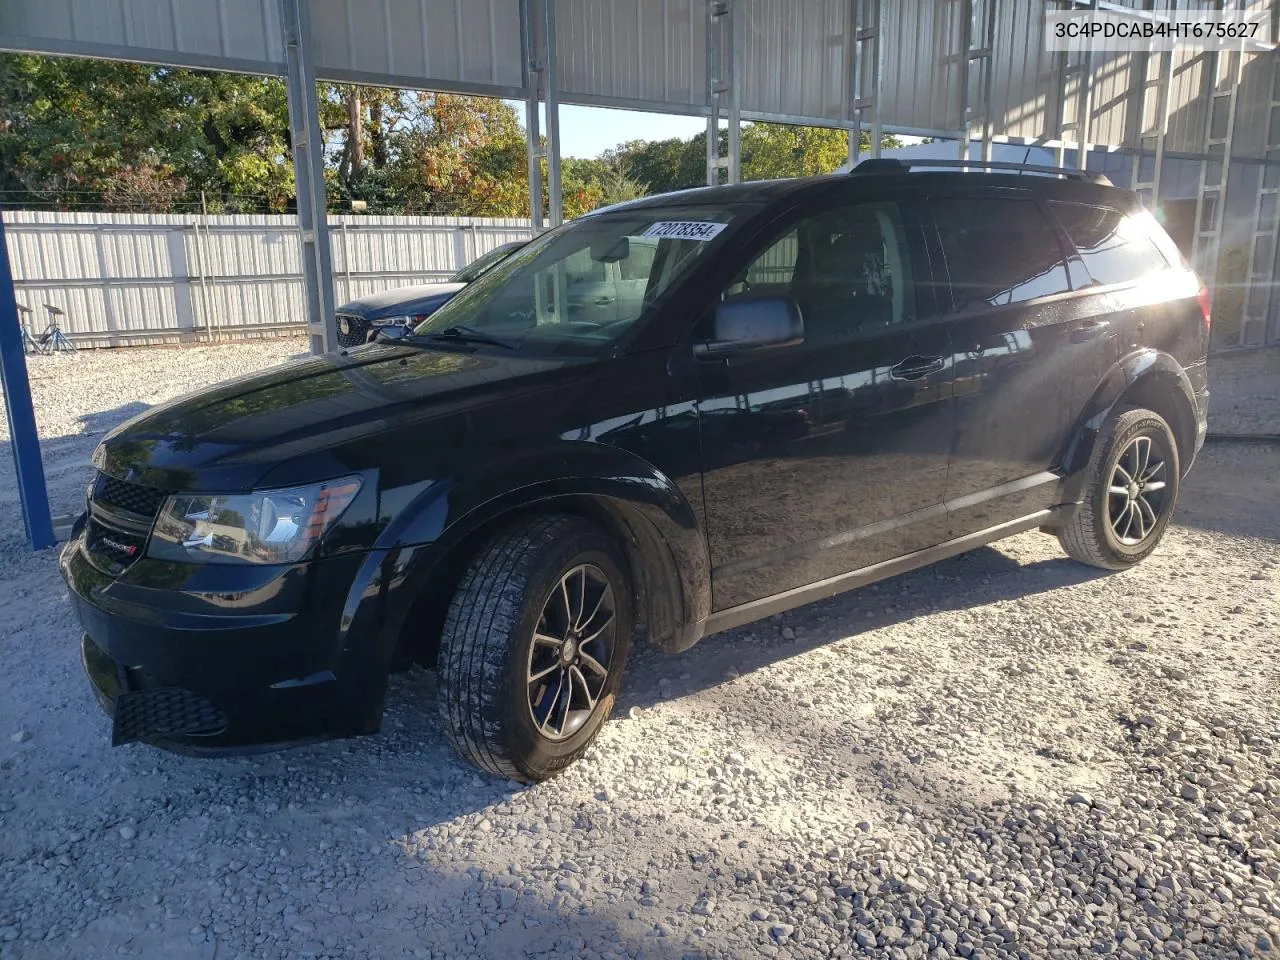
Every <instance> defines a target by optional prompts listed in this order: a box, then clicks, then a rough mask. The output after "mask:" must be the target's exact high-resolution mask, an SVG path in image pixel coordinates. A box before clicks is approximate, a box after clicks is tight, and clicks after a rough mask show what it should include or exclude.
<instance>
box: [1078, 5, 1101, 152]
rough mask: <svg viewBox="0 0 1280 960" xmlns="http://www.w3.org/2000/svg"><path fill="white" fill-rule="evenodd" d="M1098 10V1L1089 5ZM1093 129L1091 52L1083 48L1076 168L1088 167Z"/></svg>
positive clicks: (1079, 85) (1079, 89)
mask: <svg viewBox="0 0 1280 960" xmlns="http://www.w3.org/2000/svg"><path fill="white" fill-rule="evenodd" d="M1090 8H1091V9H1093V10H1097V9H1098V0H1093V2H1092V3H1091V4H1090ZM1092 127H1093V51H1092V50H1091V49H1090V48H1089V47H1085V51H1084V57H1083V59H1082V60H1081V63H1080V82H1079V84H1078V85H1077V87H1076V168H1077V169H1079V170H1084V169H1086V168H1087V167H1088V165H1089V134H1090V133H1091V132H1092Z"/></svg>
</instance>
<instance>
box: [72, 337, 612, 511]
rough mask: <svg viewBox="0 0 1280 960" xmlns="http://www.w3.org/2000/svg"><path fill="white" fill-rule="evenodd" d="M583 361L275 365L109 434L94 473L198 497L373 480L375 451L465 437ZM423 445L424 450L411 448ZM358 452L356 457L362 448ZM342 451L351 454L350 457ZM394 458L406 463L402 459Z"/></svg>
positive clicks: (454, 359)
mask: <svg viewBox="0 0 1280 960" xmlns="http://www.w3.org/2000/svg"><path fill="white" fill-rule="evenodd" d="M589 363H590V361H583V360H576V359H564V358H546V357H521V356H518V355H515V354H512V355H493V354H488V353H483V354H482V353H474V352H470V351H467V350H454V349H444V350H423V349H420V348H418V347H405V346H397V345H394V344H370V345H368V346H365V347H359V348H357V349H355V350H352V351H350V352H349V353H348V354H346V355H342V354H326V355H324V356H319V357H309V358H306V359H302V360H295V361H292V362H290V363H286V364H283V365H282V366H279V367H276V368H275V369H272V370H269V371H266V372H264V373H259V374H254V375H251V376H248V377H243V378H241V379H238V380H231V381H228V382H226V383H222V384H219V385H217V386H214V387H211V388H209V389H207V390H202V391H200V392H198V393H194V394H191V395H189V396H186V397H182V398H180V399H178V400H174V401H171V402H169V403H166V404H163V405H161V406H158V407H154V408H152V409H151V410H148V411H146V412H145V413H142V414H140V415H139V416H137V417H134V418H133V419H132V420H129V421H128V422H126V423H124V424H122V425H121V426H119V427H117V428H116V429H115V430H113V431H111V433H109V434H108V435H107V436H106V437H105V438H104V439H103V441H102V444H101V445H100V446H99V448H98V450H97V452H96V453H95V454H94V461H95V465H96V466H97V467H98V468H99V469H101V470H103V471H105V472H106V473H108V474H110V475H112V476H115V477H120V478H123V479H126V480H133V481H136V482H138V483H142V484H146V485H148V486H155V487H160V488H163V489H170V490H192V491H195V490H204V491H209V492H218V491H232V490H247V489H251V488H253V487H255V486H260V485H262V483H263V482H267V483H271V484H276V483H279V484H280V485H285V484H288V483H295V482H311V481H313V480H315V479H318V478H321V477H325V476H335V475H338V474H340V473H342V472H347V471H355V470H362V469H376V468H378V467H379V466H381V465H382V464H380V463H379V462H378V460H379V457H383V456H385V453H382V452H380V451H383V450H385V448H386V444H385V439H384V440H383V441H381V442H379V443H365V441H367V440H369V439H370V438H374V437H378V436H379V435H383V436H385V435H386V434H388V433H390V432H392V431H406V432H405V437H406V439H405V444H406V445H412V444H413V443H415V442H419V441H418V440H417V439H415V438H416V437H418V436H420V435H421V431H420V430H419V433H418V434H414V435H413V436H412V437H411V435H410V434H411V432H412V431H413V430H414V429H415V428H417V427H420V426H421V425H422V424H423V423H425V422H428V421H430V422H432V424H433V426H434V427H436V429H435V430H434V431H433V432H432V441H431V442H432V443H439V442H441V438H442V436H443V434H442V433H441V430H440V429H439V427H440V424H441V423H445V424H448V423H450V422H452V423H453V424H454V427H447V428H446V429H445V432H446V433H447V432H448V430H451V429H455V428H456V429H459V430H463V431H464V432H465V430H466V429H467V428H468V424H469V422H470V421H469V418H468V417H467V416H465V415H463V416H452V415H454V414H465V413H466V412H468V411H476V410H478V409H481V408H484V407H486V406H489V405H492V404H493V403H495V402H496V401H497V400H499V399H501V400H502V401H503V402H514V403H517V404H520V403H527V402H528V397H529V395H530V394H531V393H534V392H537V391H540V390H543V389H548V388H550V389H557V388H559V387H560V386H562V385H563V384H564V383H565V382H566V380H568V379H576V378H577V376H578V374H579V371H580V370H581V369H582V367H583V365H584V364H588V365H589ZM422 442H425V441H422ZM362 445H363V446H362ZM353 451H354V453H353ZM401 452H402V453H404V454H405V455H406V456H411V455H412V452H413V451H412V448H411V447H410V449H408V450H405V449H403V448H401Z"/></svg>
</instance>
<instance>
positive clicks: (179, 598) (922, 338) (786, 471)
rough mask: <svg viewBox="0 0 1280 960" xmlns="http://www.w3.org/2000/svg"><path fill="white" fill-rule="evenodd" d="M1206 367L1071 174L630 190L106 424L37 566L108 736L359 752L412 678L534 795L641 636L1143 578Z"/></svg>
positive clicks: (689, 635) (1142, 237)
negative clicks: (1036, 557)
mask: <svg viewBox="0 0 1280 960" xmlns="http://www.w3.org/2000/svg"><path fill="white" fill-rule="evenodd" d="M932 165H934V166H942V164H932ZM968 166H969V167H971V168H973V167H976V166H978V164H976V163H970V164H968ZM988 166H992V167H994V166H996V165H988ZM1208 341H1209V310H1208V301H1207V298H1206V296H1205V293H1204V290H1203V288H1202V287H1201V284H1200V282H1199V280H1198V279H1197V277H1196V276H1195V274H1194V273H1193V272H1192V270H1191V269H1190V268H1188V266H1187V265H1186V263H1185V262H1184V261H1183V260H1182V258H1181V257H1180V255H1179V254H1178V251H1177V249H1176V248H1175V247H1174V246H1173V244H1172V243H1171V242H1170V241H1169V238H1168V237H1167V236H1166V235H1165V233H1164V231H1163V230H1162V229H1161V228H1160V227H1159V225H1158V224H1157V223H1156V221H1155V219H1154V218H1153V217H1152V216H1151V215H1150V214H1148V213H1146V212H1145V211H1143V209H1142V208H1141V206H1140V205H1139V203H1138V200H1137V198H1136V197H1135V195H1134V194H1132V193H1129V192H1127V191H1124V190H1119V189H1116V188H1114V187H1112V186H1110V185H1109V184H1108V183H1107V182H1105V180H1101V179H1100V178H1098V179H1093V178H1090V176H1089V175H1087V174H1081V173H1068V172H1064V171H1058V170H1055V169H1052V168H1048V169H1047V171H1046V169H1044V168H1031V167H1025V168H1016V169H1014V170H1006V171H1002V172H975V171H973V170H970V171H968V172H958V171H942V172H929V171H916V170H913V169H911V168H909V167H906V166H903V165H900V164H894V163H886V162H883V161H878V162H870V163H866V164H863V165H861V166H859V167H858V168H856V169H855V171H854V172H853V173H852V174H850V175H846V176H827V177H817V178H809V179H800V180H789V181H774V182H766V183H751V184H739V185H734V186H725V187H715V188H707V189H700V190H692V191H686V192H682V193H678V194H670V195H666V196H658V197H650V198H645V199H643V200H638V201H633V202H630V203H626V204H622V205H619V206H615V207H612V208H608V209H605V210H602V211H597V212H596V213H594V214H592V215H589V216H586V217H583V218H581V219H578V220H576V221H573V222H571V223H569V224H566V225H564V226H562V227H560V228H557V229H555V230H552V231H550V232H548V233H546V234H544V235H542V236H540V237H538V238H537V239H535V240H533V241H532V242H531V243H530V244H529V245H528V246H527V247H525V248H524V249H522V250H521V251H519V252H518V253H516V254H515V255H513V256H510V257H508V258H507V259H505V260H503V261H501V262H500V263H499V264H497V265H496V266H495V267H493V268H492V270H490V271H489V272H488V273H487V274H485V275H484V276H483V277H481V278H480V279H479V280H477V281H476V282H475V283H473V284H471V285H470V286H468V287H466V288H465V289H464V290H462V291H461V292H460V293H458V294H457V296H455V297H454V298H453V299H452V300H451V301H450V302H449V303H447V304H446V305H445V306H443V307H441V308H440V309H439V310H438V311H437V312H436V313H434V314H432V315H431V316H430V317H428V318H427V319H426V320H424V321H422V322H421V323H419V324H418V325H417V326H416V327H414V329H413V330H412V332H411V333H410V334H409V335H408V336H406V337H404V338H403V339H401V340H397V341H395V342H392V343H382V342H376V343H372V344H368V345H366V346H363V347H357V348H355V349H353V350H350V351H348V352H347V353H346V354H331V355H326V356H321V357H313V358H310V359H305V360H300V361H297V362H294V363H292V364H288V365H285V366H282V367H279V368H277V369H274V370H270V371H267V372H265V373H262V374H259V375H257V376H255V377H250V378H246V379H241V380H238V381H234V382H230V383H227V384H223V385H221V386H216V387H213V388H211V389H209V390H205V391H203V392H201V393H197V394H195V395H193V396H190V397H187V398H185V399H181V400H177V401H174V402H172V403H169V404H166V405H163V406H159V407H156V408H154V409H152V410H149V411H147V412H146V413H145V414H143V415H141V416H139V417H137V418H135V419H134V420H132V421H130V422H129V423H127V424H125V425H123V426H121V427H119V428H117V429H116V430H114V431H113V432H112V433H111V434H110V435H108V436H107V437H106V438H105V439H104V440H103V442H102V443H101V444H100V446H99V447H98V449H97V450H96V452H95V454H94V464H95V466H96V468H97V471H98V473H97V479H96V480H95V482H94V484H93V486H92V488H91V490H90V495H89V502H88V512H87V515H86V516H85V517H84V518H82V520H81V522H80V524H79V526H78V529H77V531H76V533H75V535H74V537H73V539H72V540H71V542H70V543H69V544H67V546H66V547H65V549H64V550H63V552H62V555H61V561H60V563H61V570H62V574H63V576H64V577H65V579H66V582H67V584H68V586H69V587H70V595H71V598H72V603H73V605H74V608H75V611H76V613H77V615H78V617H79V620H80V622H81V624H82V625H83V628H84V634H83V639H82V641H81V649H82V656H83V659H84V663H85V667H86V670H87V672H88V674H89V677H90V679H91V681H92V684H93V686H94V688H95V689H96V691H97V693H98V696H99V698H100V699H101V701H102V703H103V704H104V706H105V707H106V709H107V710H108V712H109V713H110V714H111V716H112V718H113V735H114V740H115V741H116V742H127V741H130V740H143V741H148V742H152V743H158V744H162V745H166V746H170V747H176V748H180V749H187V750H217V749H226V748H243V747H245V746H246V745H250V744H259V743H264V742H276V741H282V740H293V739H299V738H308V737H317V736H342V735H350V734H357V733H372V732H375V731H377V730H378V729H379V724H380V722H381V718H382V712H383V702H384V698H385V695H386V691H387V678H388V673H389V671H390V670H391V669H392V667H393V665H396V664H399V663H405V662H409V661H411V660H414V659H416V660H418V661H419V662H421V663H424V664H427V665H430V666H435V667H436V669H437V671H438V696H437V704H438V709H439V711H440V716H441V719H442V721H443V726H444V729H445V732H446V734H447V736H448V737H449V739H450V741H451V742H452V743H453V745H454V746H455V747H456V748H457V749H458V751H459V752H460V753H461V754H462V755H463V756H464V757H466V758H467V759H468V760H470V761H471V762H472V763H474V764H476V765H478V766H480V767H482V768H484V769H487V770H490V771H493V772H495V773H498V774H502V775H504V776H508V777H512V778H515V779H519V780H541V779H543V778H546V777H548V776H550V775H552V774H554V773H555V772H556V771H557V770H560V769H562V768H563V767H565V766H566V765H568V764H569V763H571V762H573V761H574V760H575V759H577V758H578V757H580V756H581V755H582V754H583V753H584V751H586V750H587V748H588V746H589V745H590V744H591V742H592V740H593V738H594V737H595V736H596V733H597V732H598V730H599V729H600V726H601V724H602V723H603V722H604V721H605V719H606V718H607V717H608V715H609V712H610V710H611V708H612V706H613V704H614V700H615V697H616V695H617V691H618V686H619V683H620V681H621V678H622V675H623V669H624V666H625V663H626V659H627V652H628V649H629V647H630V644H631V643H632V641H633V639H638V638H644V639H647V640H648V641H650V642H652V643H655V644H657V645H658V646H659V647H660V648H662V649H663V650H665V651H667V652H671V653H675V652H679V651H681V650H685V649H687V648H688V647H690V646H691V645H692V644H694V643H696V642H697V641H698V640H699V638H701V637H703V636H704V635H706V634H709V633H713V632H716V631H722V630H726V629H730V628H733V627H736V626H738V625H741V624H744V623H747V622H749V621H752V620H756V619H759V618H762V617H766V616H769V615H771V614H775V613H779V612H781V611H784V610H787V609H789V608H792V607H796V606H798V605H801V604H805V603H809V602H811V601H814V600H819V599H822V598H825V597H829V596H832V595H833V594H836V593H838V592H840V591H843V590H847V589H850V588H853V587H858V586H861V585H863V584H867V583H871V582H873V581H877V580H881V579H883V578H885V577H889V576H893V575H895V574H898V573H902V572H904V571H907V570H911V569H914V568H917V567H920V566H922V565H925V564H929V563H932V562H934V561H937V560H941V559H943V558H945V557H949V556H953V555H955V554H958V553H961V552H963V551H966V550H970V549H973V548H975V547H978V546H981V545H983V544H987V543H990V542H992V541H995V540H999V539H1001V538H1003V537H1007V536H1010V535H1012V534H1016V533H1021V532H1023V531H1030V530H1037V529H1038V530H1041V531H1043V532H1045V533H1048V534H1051V535H1055V536H1056V537H1057V538H1058V539H1059V541H1060V542H1061V544H1062V546H1063V548H1064V549H1065V550H1066V552H1067V553H1068V554H1069V555H1070V556H1071V557H1074V558H1075V559H1077V560H1079V561H1081V562H1083V563H1086V564H1091V565H1093V566H1096V567H1101V568H1103V569H1107V570H1120V569H1124V568H1126V567H1130V566H1132V565H1133V564H1136V563H1138V562H1139V561H1141V560H1142V559H1143V558H1144V557H1146V556H1147V555H1148V554H1150V553H1151V551H1152V550H1154V549H1155V548H1156V546H1157V544H1158V543H1159V542H1160V540H1161V537H1162V535H1163V533H1164V531H1165V529H1166V528H1167V525H1168V524H1169V521H1170V517H1171V515H1172V513H1173V510H1174V505H1175V503H1176V501H1177V498H1178V487H1179V482H1180V480H1181V479H1182V477H1183V476H1184V475H1185V474H1186V472H1187V470H1188V469H1189V468H1190V466H1191V463H1192V461H1193V459H1194V458H1195V456H1196V453H1197V451H1198V450H1199V449H1200V446H1201V443H1202V442H1203V439H1204V432H1205V422H1206V421H1205V414H1206V409H1207V403H1208V390H1207V384H1206V375H1205V358H1206V352H1207V347H1208ZM726 649H730V650H731V649H732V648H731V647H730V648H726ZM730 655H731V654H730Z"/></svg>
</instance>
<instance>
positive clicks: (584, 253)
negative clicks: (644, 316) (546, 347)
mask: <svg viewBox="0 0 1280 960" xmlns="http://www.w3.org/2000/svg"><path fill="white" fill-rule="evenodd" d="M564 272H565V304H566V306H567V307H568V309H567V315H568V319H569V320H570V321H573V322H581V323H594V324H598V325H601V326H603V325H604V324H606V323H612V322H613V321H614V320H616V319H617V318H618V284H617V279H616V278H617V274H618V270H617V264H616V263H613V262H606V261H604V260H597V259H596V258H594V257H592V256H591V251H590V250H586V249H583V250H579V251H578V252H577V253H575V254H573V255H572V256H570V257H568V258H567V259H566V260H565V264H564Z"/></svg>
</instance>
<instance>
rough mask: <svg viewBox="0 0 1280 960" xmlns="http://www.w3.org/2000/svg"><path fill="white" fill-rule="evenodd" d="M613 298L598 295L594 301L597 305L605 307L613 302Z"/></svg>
mask: <svg viewBox="0 0 1280 960" xmlns="http://www.w3.org/2000/svg"><path fill="white" fill-rule="evenodd" d="M613 300H614V298H613V297H605V296H600V297H596V300H595V302H596V304H597V306H601V307H607V306H608V305H609V304H611V303H613Z"/></svg>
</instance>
